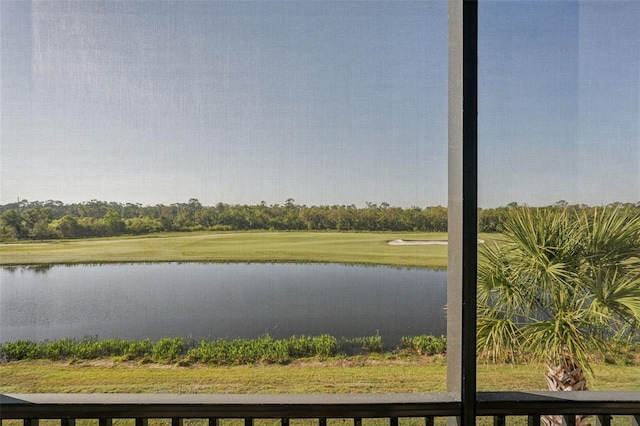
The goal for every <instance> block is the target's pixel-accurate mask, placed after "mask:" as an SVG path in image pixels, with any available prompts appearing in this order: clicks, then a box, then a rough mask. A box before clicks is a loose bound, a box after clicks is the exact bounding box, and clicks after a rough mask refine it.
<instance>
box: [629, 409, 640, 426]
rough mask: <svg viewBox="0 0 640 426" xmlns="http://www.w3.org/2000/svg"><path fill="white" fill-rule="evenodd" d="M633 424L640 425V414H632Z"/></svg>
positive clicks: (634, 425) (632, 425)
mask: <svg viewBox="0 0 640 426" xmlns="http://www.w3.org/2000/svg"><path fill="white" fill-rule="evenodd" d="M639 410H640V408H639ZM631 426H640V414H635V415H633V416H631Z"/></svg>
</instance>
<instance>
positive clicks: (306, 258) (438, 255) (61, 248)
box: [0, 232, 492, 268]
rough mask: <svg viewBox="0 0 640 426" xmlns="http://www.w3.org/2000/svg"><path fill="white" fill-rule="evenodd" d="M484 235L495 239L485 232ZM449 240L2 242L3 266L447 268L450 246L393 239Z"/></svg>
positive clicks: (226, 236)
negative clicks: (272, 264) (117, 264)
mask: <svg viewBox="0 0 640 426" xmlns="http://www.w3.org/2000/svg"><path fill="white" fill-rule="evenodd" d="M481 238H485V239H486V238H489V239H490V238H492V236H491V235H489V236H482V237H481ZM397 239H403V240H446V239H447V234H446V233H373V232H362V233H355V232H354V233H346V232H345V233H337V232H334V233H329V232H240V233H202V232H199V233H185V234H177V235H176V234H170V235H161V234H160V235H151V236H144V237H135V238H134V237H129V238H117V239H114V238H103V239H87V240H65V241H50V242H28V243H17V244H0V265H29V264H30V265H37V264H61V263H63V264H65V263H66V264H70V263H109V262H322V263H346V264H370V265H373V264H375V265H391V266H410V267H428V268H446V266H447V246H446V245H406V246H391V245H389V244H387V243H388V241H391V240H397Z"/></svg>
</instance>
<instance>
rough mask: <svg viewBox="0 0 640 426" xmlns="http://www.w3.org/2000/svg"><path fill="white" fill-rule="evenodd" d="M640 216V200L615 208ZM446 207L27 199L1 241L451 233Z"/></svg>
mask: <svg viewBox="0 0 640 426" xmlns="http://www.w3.org/2000/svg"><path fill="white" fill-rule="evenodd" d="M615 205H616V206H624V207H630V208H632V209H635V210H637V211H638V214H640V202H639V203H635V204H623V203H615ZM515 207H518V204H517V203H510V204H508V205H507V206H502V207H497V208H490V209H480V210H479V212H478V219H479V220H478V230H479V232H501V231H502V230H503V227H502V224H503V222H504V219H505V217H506V214H507V212H508V211H509V210H511V209H513V208H515ZM546 208H572V209H580V210H584V211H585V212H587V213H588V212H590V211H592V210H593V208H592V207H589V206H586V205H571V206H570V205H568V203H566V202H565V201H559V202H557V203H555V204H553V205H551V206H547V207H546ZM447 215H448V211H447V208H446V207H442V206H433V207H425V208H422V207H409V208H401V207H394V206H391V205H389V204H388V203H386V202H383V203H380V204H375V203H371V202H367V203H366V206H365V207H362V208H358V207H356V206H355V205H322V206H306V205H299V204H296V203H295V200H293V199H291V198H289V199H287V200H286V201H285V203H284V204H271V205H267V204H266V203H265V202H261V203H260V204H257V205H245V204H242V205H241V204H236V205H231V204H225V203H217V204H216V205H214V206H204V205H202V204H201V203H200V201H198V200H197V199H195V198H191V199H190V200H189V201H188V202H186V203H175V204H170V205H163V204H157V205H154V206H149V205H147V206H143V205H142V204H133V203H117V202H106V201H98V200H91V201H88V202H83V203H73V204H65V203H63V202H61V201H54V200H48V201H27V200H21V201H18V202H16V203H10V204H5V205H2V206H0V240H2V241H11V240H27V239H32V240H45V239H56V238H64V239H68V238H89V237H107V236H118V235H141V234H149V233H155V232H189V231H242V230H305V231H408V232H411V231H416V232H446V231H447Z"/></svg>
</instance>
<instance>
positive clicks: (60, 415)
mask: <svg viewBox="0 0 640 426" xmlns="http://www.w3.org/2000/svg"><path fill="white" fill-rule="evenodd" d="M461 410H462V403H461V402H460V401H459V400H458V399H456V397H455V396H454V395H453V394H449V393H411V394H368V395H363V394H356V395H353V394H350V395H255V394H254V395H204V394H6V395H0V418H2V419H3V420H4V419H7V420H8V419H21V420H24V425H25V426H37V424H38V420H41V419H58V420H61V425H62V426H71V425H73V424H74V420H75V419H97V420H98V421H99V425H100V426H108V425H110V424H111V421H112V420H113V419H120V418H127V419H135V420H136V426H143V425H145V424H146V421H147V420H148V419H156V418H161V419H171V420H172V425H174V426H178V425H180V424H181V422H182V420H183V419H194V418H196V419H208V420H209V424H210V425H212V426H217V423H218V421H219V420H220V419H244V423H245V425H246V426H252V425H253V421H254V419H280V421H281V425H282V426H288V424H289V420H291V419H317V420H318V424H319V426H325V425H326V423H327V419H333V418H338V419H353V424H354V426H361V425H362V419H365V418H376V419H379V418H388V419H389V425H390V426H397V425H398V420H399V419H400V418H404V417H411V418H416V417H417V418H424V419H425V425H427V426H429V425H433V422H434V419H435V418H436V417H454V416H459V415H460V413H461ZM542 415H562V416H563V418H564V420H565V423H566V424H568V425H572V424H574V423H575V418H576V417H575V416H576V415H593V416H595V417H594V418H595V419H596V421H597V423H598V424H600V425H605V426H606V425H609V424H610V422H611V416H613V415H625V416H630V417H631V424H632V425H633V426H639V424H640V392H480V393H478V394H477V399H476V416H492V417H493V423H494V425H504V424H506V419H507V416H528V424H529V425H539V424H540V416H542ZM627 424H628V423H627Z"/></svg>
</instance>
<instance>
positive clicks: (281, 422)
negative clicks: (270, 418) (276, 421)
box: [280, 417, 289, 426]
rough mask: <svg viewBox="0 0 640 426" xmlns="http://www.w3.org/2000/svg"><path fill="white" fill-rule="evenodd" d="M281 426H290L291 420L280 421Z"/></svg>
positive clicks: (283, 419)
mask: <svg viewBox="0 0 640 426" xmlns="http://www.w3.org/2000/svg"><path fill="white" fill-rule="evenodd" d="M280 426H289V419H288V418H284V417H283V418H282V419H280Z"/></svg>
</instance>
